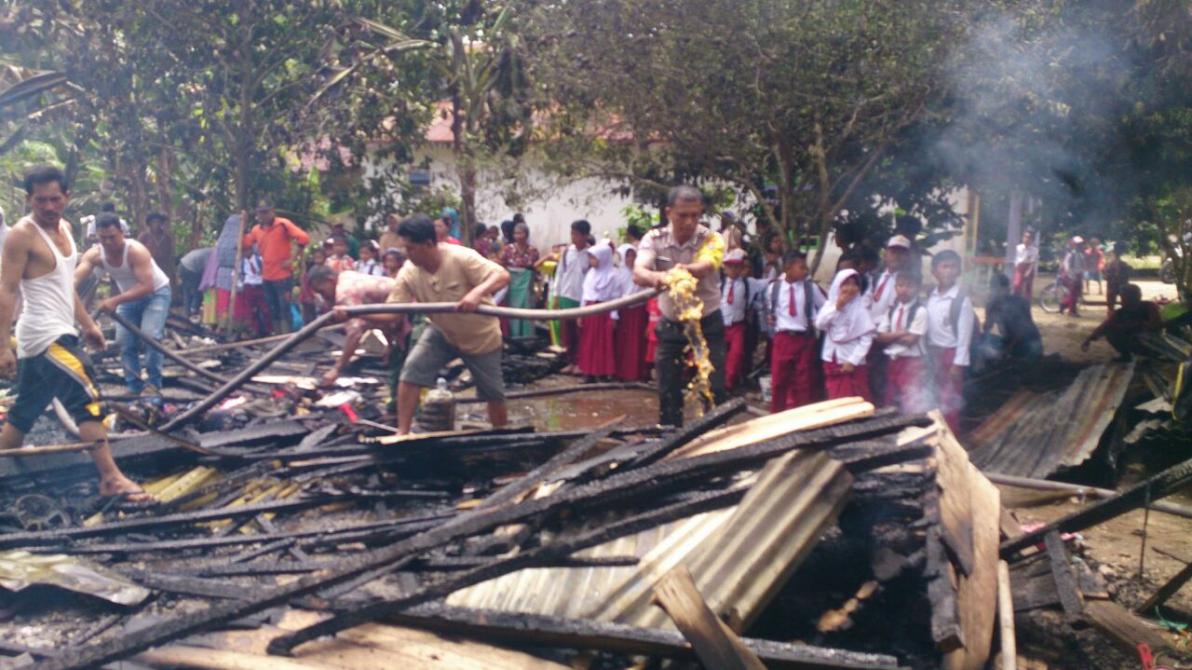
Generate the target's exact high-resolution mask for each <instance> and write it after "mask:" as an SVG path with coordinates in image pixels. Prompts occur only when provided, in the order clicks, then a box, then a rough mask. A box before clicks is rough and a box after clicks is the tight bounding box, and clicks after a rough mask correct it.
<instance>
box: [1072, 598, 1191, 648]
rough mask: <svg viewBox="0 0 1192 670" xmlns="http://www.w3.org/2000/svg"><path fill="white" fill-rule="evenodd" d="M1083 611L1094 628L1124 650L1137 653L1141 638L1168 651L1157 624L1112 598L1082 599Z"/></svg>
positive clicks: (1166, 643)
mask: <svg viewBox="0 0 1192 670" xmlns="http://www.w3.org/2000/svg"><path fill="white" fill-rule="evenodd" d="M1084 613H1085V616H1087V617H1088V620H1089V621H1091V622H1092V623H1093V626H1095V627H1096V628H1097V630H1100V631H1101V632H1102V633H1105V634H1106V635H1108V636H1109V638H1110V639H1111V640H1113V641H1114V642H1115V643H1116V644H1117V645H1118V646H1119V647H1121V648H1122V650H1123V651H1125V652H1127V653H1130V654H1132V655H1133V654H1137V653H1138V645H1139V644H1142V643H1143V642H1145V643H1146V644H1147V645H1149V646H1150V648H1151V651H1154V652H1156V653H1158V652H1160V651H1171V648H1172V647H1171V644H1170V643H1168V641H1167V638H1165V637H1164V636H1163V635H1162V634H1161V633H1160V632H1159V630H1158V628H1157V627H1155V626H1153V625H1151V624H1149V623H1147V622H1146V621H1144V620H1142V619H1140V618H1139V617H1137V616H1135V615H1134V614H1133V613H1131V612H1130V611H1129V610H1127V609H1126V608H1125V607H1122V606H1121V605H1118V604H1117V603H1115V602H1113V601H1110V600H1090V601H1089V602H1087V603H1085V606H1084Z"/></svg>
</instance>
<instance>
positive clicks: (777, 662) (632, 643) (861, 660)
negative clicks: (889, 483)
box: [386, 604, 899, 670]
mask: <svg viewBox="0 0 1192 670" xmlns="http://www.w3.org/2000/svg"><path fill="white" fill-rule="evenodd" d="M386 621H388V622H389V623H394V624H397V625H400V626H407V627H410V628H419V629H422V630H429V631H434V632H438V633H444V634H448V635H461V636H465V637H474V638H477V639H482V640H500V641H502V642H506V643H510V644H519V645H523V644H524V645H532V646H548V647H566V648H574V649H593V650H596V651H606V652H611V653H616V654H629V655H635V656H664V657H669V658H675V659H679V660H694V658H695V655H694V654H693V653H692V650H691V645H690V644H689V643H688V642H687V641H686V640H685V639H683V636H682V635H681V634H679V633H677V632H675V631H670V630H664V629H660V628H640V627H637V626H627V625H625V624H619V623H606V622H603V621H593V620H590V619H565V618H560V617H553V616H542V615H537V614H521V613H517V612H504V611H498V610H475V609H468V608H460V607H446V606H441V605H434V604H431V605H420V606H418V607H412V608H410V609H406V610H402V611H400V612H396V613H394V614H392V615H390V616H389V617H387V618H386ZM741 642H742V643H743V644H744V645H745V646H746V647H747V648H748V649H749V650H750V651H752V652H753V653H754V654H756V655H757V656H758V658H760V659H761V660H762V662H763V663H765V664H766V667H769V668H774V669H776V670H820V669H826V668H833V669H836V668H849V669H852V670H895V669H896V668H898V667H899V666H898V659H896V658H895V657H893V656H887V655H883V654H868V653H862V652H854V651H845V650H843V649H831V648H826V647H814V646H811V645H805V644H792V643H783V642H774V641H771V640H761V639H756V638H741Z"/></svg>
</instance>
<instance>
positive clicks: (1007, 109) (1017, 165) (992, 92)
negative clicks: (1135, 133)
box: [932, 3, 1131, 232]
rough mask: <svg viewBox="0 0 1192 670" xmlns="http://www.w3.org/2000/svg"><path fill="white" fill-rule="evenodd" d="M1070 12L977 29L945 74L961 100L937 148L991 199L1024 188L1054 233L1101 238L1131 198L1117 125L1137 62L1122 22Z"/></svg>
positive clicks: (998, 18)
mask: <svg viewBox="0 0 1192 670" xmlns="http://www.w3.org/2000/svg"><path fill="white" fill-rule="evenodd" d="M1080 4H1082V3H1076V5H1080ZM1090 4H1092V3H1090ZM1068 7H1072V5H1068ZM1064 11H1065V12H1067V13H1069V14H1071V15H1068V16H1062V17H1061V16H1051V17H1048V18H1047V19H1045V20H1044V19H1039V18H1038V16H1037V15H1035V14H1029V13H1025V12H1024V13H1023V15H1019V16H1010V15H1005V14H1001V15H992V16H990V17H988V18H986V19H984V20H981V21H979V22H977V23H976V24H975V25H974V27H973V29H972V30H971V32H970V35H969V40H968V42H967V43H966V44H965V45H963V46H962V47H961V48H960V49H958V50H957V52H956V55H955V56H954V57H953V59H952V61H951V62H950V63H949V65H948V67H947V68H946V71H947V76H948V78H949V82H948V83H949V90H950V91H951V95H952V98H951V99H950V101H949V104H948V105H947V109H948V112H949V114H948V119H947V122H946V123H945V124H944V126H943V128H942V130H941V132H940V135H939V139H938V142H937V143H936V144H935V145H934V147H933V148H932V151H933V152H934V154H935V156H934V158H935V159H938V160H940V161H942V162H943V164H944V166H945V167H946V169H947V170H948V172H950V173H951V174H953V175H956V176H957V177H958V178H960V179H963V180H964V181H966V182H967V183H969V184H971V185H972V186H973V187H975V188H976V190H977V192H978V193H980V194H982V196H983V197H985V198H989V197H990V196H991V195H994V194H1001V195H1004V194H1006V193H1008V192H1009V191H1011V190H1019V191H1022V192H1024V193H1026V194H1027V195H1028V196H1032V197H1033V198H1034V199H1035V200H1036V201H1038V202H1040V203H1041V204H1042V206H1043V208H1044V211H1043V213H1042V217H1043V218H1044V219H1045V220H1043V221H1042V223H1044V224H1045V225H1047V226H1048V227H1050V226H1051V224H1068V225H1076V226H1078V227H1083V228H1085V229H1087V230H1089V231H1090V232H1099V231H1100V230H1101V229H1103V228H1104V227H1105V225H1106V224H1107V223H1108V222H1110V221H1112V220H1113V219H1115V218H1117V217H1118V216H1120V214H1121V213H1122V208H1123V207H1124V204H1125V203H1126V202H1127V200H1128V197H1127V194H1125V193H1123V191H1128V190H1129V188H1130V185H1129V183H1123V180H1122V179H1121V178H1120V176H1119V175H1117V174H1112V172H1113V170H1112V168H1113V166H1114V164H1115V159H1116V160H1120V159H1121V158H1124V155H1123V154H1122V148H1121V146H1120V145H1121V142H1120V139H1119V137H1118V133H1117V132H1116V126H1115V124H1114V123H1113V120H1115V119H1118V118H1121V115H1122V114H1124V113H1126V112H1128V110H1129V107H1130V102H1129V100H1128V96H1127V95H1125V94H1124V93H1125V88H1126V87H1127V86H1128V84H1129V81H1130V70H1131V63H1130V62H1129V61H1128V57H1127V55H1126V54H1125V52H1124V51H1123V49H1122V46H1121V45H1123V44H1124V43H1125V42H1126V37H1125V36H1124V35H1123V34H1121V32H1120V31H1121V29H1120V28H1118V27H1117V26H1120V25H1121V24H1122V23H1123V22H1122V21H1121V20H1120V18H1121V17H1120V16H1118V20H1108V19H1109V17H1108V16H1106V15H1105V13H1104V12H1101V11H1100V10H1098V9H1095V8H1090V6H1087V5H1086V6H1084V7H1083V8H1081V7H1076V8H1074V9H1065V10H1064ZM1098 17H1102V18H1104V19H1106V20H1103V21H1102V20H1098Z"/></svg>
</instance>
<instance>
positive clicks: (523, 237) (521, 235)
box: [501, 223, 538, 339]
mask: <svg viewBox="0 0 1192 670" xmlns="http://www.w3.org/2000/svg"><path fill="white" fill-rule="evenodd" d="M536 263H538V249H536V248H535V247H534V246H533V245H531V244H530V227H529V226H527V225H526V224H524V223H519V224H517V225H515V226H514V227H513V242H512V243H510V244H506V245H505V246H503V247H501V265H503V266H505V269H506V270H508V271H509V293H508V294H507V295H506V298H505V304H507V305H508V306H510V307H533V305H532V304H531V303H532V302H533V301H532V297H533V295H534V265H535V264H536ZM507 323H508V324H509V337H512V338H515V339H516V338H529V337H534V324H532V323H530V322H529V321H524V320H521V319H515V320H510V321H508V322H507Z"/></svg>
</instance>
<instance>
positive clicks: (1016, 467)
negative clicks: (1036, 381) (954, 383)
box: [966, 363, 1134, 479]
mask: <svg viewBox="0 0 1192 670" xmlns="http://www.w3.org/2000/svg"><path fill="white" fill-rule="evenodd" d="M1133 376H1134V364H1133V363H1104V364H1101V365H1095V366H1092V367H1090V368H1086V369H1085V370H1083V371H1081V373H1080V374H1079V375H1077V377H1076V380H1075V381H1073V382H1072V384H1071V385H1069V386H1068V388H1066V389H1063V390H1062V391H1050V392H1045V393H1032V392H1030V391H1019V392H1018V393H1016V394H1015V395H1014V396H1012V397H1011V398H1010V400H1009V401H1007V402H1006V403H1005V404H1004V405H1002V407H1001V408H999V409H998V411H996V412H994V413H993V414H991V415H990V416H989V417H988V418H987V419H986V420H985V421H984V422H983V423H982V424H981V425H980V426H978V427H977V428H976V429H975V430H973V432H972V433H971V434H970V435H969V437H968V439H967V440H966V445H967V446H968V448H969V451H970V456H971V458H972V461H973V463H974V464H975V465H976V466H977V467H979V468H981V469H982V470H986V471H989V472H997V473H1001V474H1006V475H1015V476H1019V477H1034V478H1039V479H1042V478H1046V477H1048V476H1049V475H1052V474H1054V473H1055V472H1056V471H1057V470H1059V469H1061V468H1065V467H1073V466H1076V465H1080V464H1081V463H1083V462H1084V461H1086V460H1087V459H1088V458H1089V456H1091V455H1092V453H1093V451H1094V450H1095V449H1096V448H1097V445H1098V444H1099V443H1100V441H1101V435H1102V434H1103V433H1104V432H1105V429H1106V428H1107V427H1109V424H1110V422H1111V421H1113V417H1114V415H1115V414H1116V413H1117V410H1118V407H1119V406H1120V405H1121V403H1122V400H1123V398H1124V397H1125V395H1126V390H1127V389H1128V388H1129V386H1130V379H1131V378H1132V377H1133Z"/></svg>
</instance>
